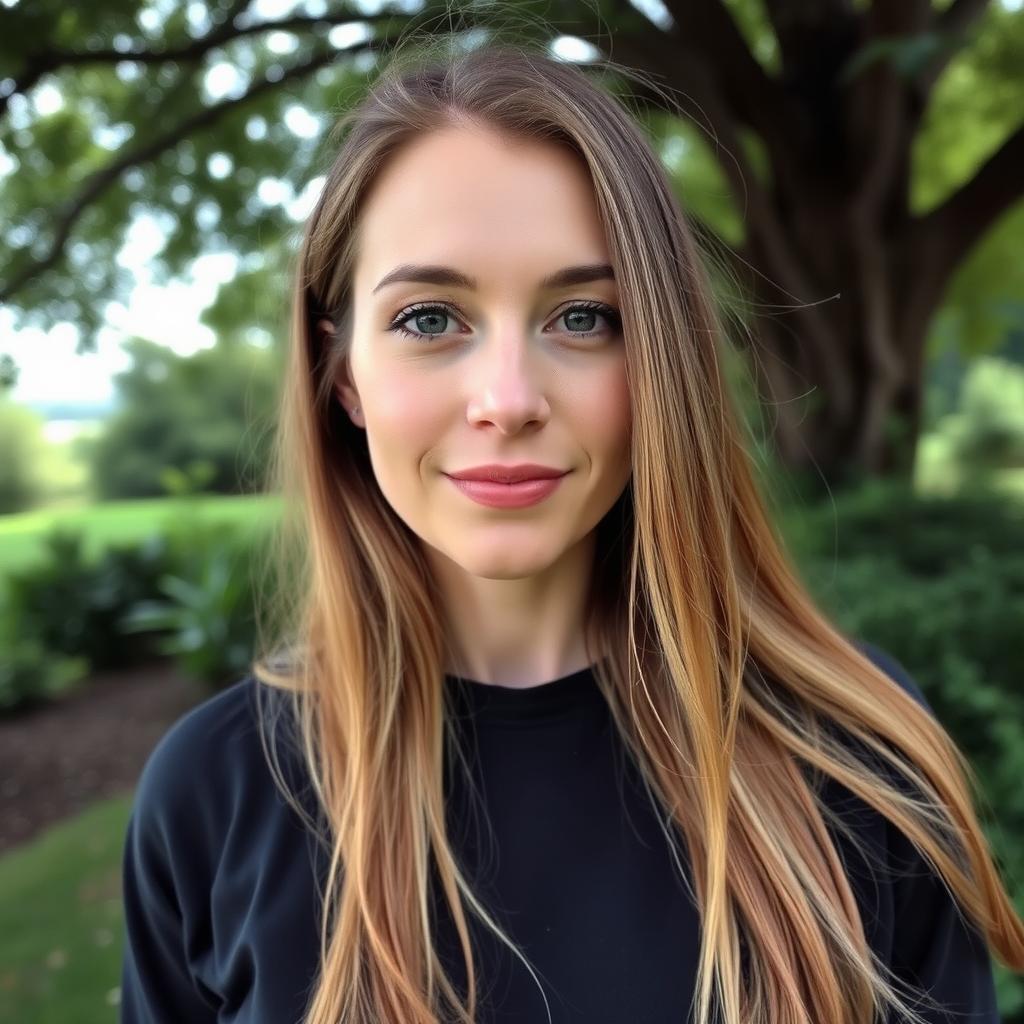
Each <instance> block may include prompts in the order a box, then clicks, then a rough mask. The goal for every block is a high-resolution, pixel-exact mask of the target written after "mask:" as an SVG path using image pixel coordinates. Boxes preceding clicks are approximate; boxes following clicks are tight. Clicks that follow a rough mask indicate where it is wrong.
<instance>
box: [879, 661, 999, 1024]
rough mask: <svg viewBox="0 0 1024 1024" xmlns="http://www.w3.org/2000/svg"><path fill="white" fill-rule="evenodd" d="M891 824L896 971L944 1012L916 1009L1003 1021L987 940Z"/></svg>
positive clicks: (908, 681) (946, 1017)
mask: <svg viewBox="0 0 1024 1024" xmlns="http://www.w3.org/2000/svg"><path fill="white" fill-rule="evenodd" d="M863 646H864V648H865V653H866V654H867V655H868V657H870V658H871V659H872V661H874V662H875V663H876V664H877V665H878V666H879V668H881V669H883V671H885V672H886V673H887V674H888V675H889V676H890V677H891V678H892V679H893V680H894V681H895V682H897V683H898V684H899V685H900V686H902V687H903V689H905V690H906V691H907V692H908V693H909V694H910V695H911V696H912V697H914V698H915V699H916V700H917V702H918V703H919V704H921V705H922V706H923V707H925V708H926V709H927V710H928V711H930V712H931V713H932V715H933V716H934V714H935V712H934V709H933V708H932V707H931V705H930V704H929V703H928V701H927V700H926V699H925V697H924V694H923V693H922V691H921V688H920V686H919V685H918V684H917V682H915V680H914V679H913V678H912V677H911V675H910V674H909V673H908V672H907V670H906V669H905V668H904V667H903V666H902V665H901V664H900V663H899V662H898V661H897V660H896V659H895V658H894V657H892V655H890V654H887V653H886V652H884V651H880V650H879V649H878V648H876V647H873V646H871V645H867V644H865V645H863ZM886 824H887V833H888V849H889V856H890V863H891V865H892V869H893V871H892V874H891V876H890V877H891V878H892V885H893V920H894V922H895V925H894V932H893V936H892V961H891V964H890V966H891V968H892V970H893V971H894V972H895V973H896V975H897V976H898V977H899V978H900V979H901V980H902V981H904V982H906V983H907V984H909V985H910V986H912V987H913V988H914V989H915V990H919V991H923V992H925V993H926V994H927V995H928V996H929V997H930V998H931V999H932V1000H934V1001H935V1003H936V1004H938V1007H941V1010H940V1009H938V1008H937V1007H935V1006H930V1005H929V1004H928V1003H922V1004H921V1005H920V1006H915V1009H916V1010H918V1012H920V1014H921V1016H922V1018H923V1019H924V1020H926V1021H928V1022H929V1024H954V1022H956V1024H1001V1018H1000V1016H999V1011H998V1006H997V1001H996V987H995V977H994V974H993V968H992V959H991V955H990V952H989V949H988V946H987V944H986V942H985V939H984V936H983V935H982V934H981V933H980V932H979V931H978V930H977V929H976V928H975V927H974V925H973V924H972V923H971V922H969V921H968V920H967V918H966V917H965V915H964V914H963V913H962V912H961V911H960V908H959V907H958V905H957V903H956V901H955V900H954V898H953V894H952V892H951V891H950V890H949V889H948V888H947V886H946V884H945V883H944V882H943V881H942V879H941V877H940V876H939V875H938V873H937V872H936V871H935V870H934V869H933V868H932V867H931V865H930V864H929V863H928V862H927V860H925V858H924V856H923V855H922V854H921V853H920V851H918V850H917V848H916V847H915V846H914V844H913V843H912V842H911V841H910V840H909V838H908V837H907V836H906V835H904V834H903V833H902V832H901V831H900V830H899V829H897V828H895V827H894V826H892V825H891V823H888V822H887V823H886ZM893 1024H896V1022H893Z"/></svg>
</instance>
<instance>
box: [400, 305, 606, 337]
mask: <svg viewBox="0 0 1024 1024" xmlns="http://www.w3.org/2000/svg"><path fill="white" fill-rule="evenodd" d="M579 310H594V311H595V312H597V313H600V314H601V315H602V316H603V317H604V318H605V319H606V320H607V321H608V323H609V325H610V327H611V331H612V333H618V331H619V330H621V328H622V320H621V319H620V317H619V314H618V312H617V311H616V310H615V309H613V308H612V307H611V306H608V305H606V304H605V303H603V302H594V301H590V300H588V301H585V302H577V303H574V304H573V305H571V306H569V307H568V308H567V309H564V310H562V312H561V313H559V314H558V318H559V319H561V318H562V317H563V316H567V315H568V314H569V313H575V312H578V311H579ZM425 312H438V313H445V314H448V315H449V316H457V315H458V310H457V309H456V308H455V307H454V306H450V305H448V304H447V303H441V302H418V303H415V304H414V305H412V306H406V308H405V309H403V310H402V311H401V312H400V313H398V314H397V315H396V316H395V318H394V319H393V320H392V321H391V323H389V324H388V330H389V331H397V332H399V333H400V334H404V335H405V336H406V337H408V338H416V339H417V340H420V341H422V340H424V339H428V340H429V339H434V338H443V337H444V335H443V334H420V333H419V332H417V331H410V330H409V329H408V328H406V327H403V326H402V324H403V323H404V322H405V321H406V320H409V319H411V318H412V317H413V315H414V314H416V313H425ZM603 333H604V332H603V331H569V332H568V334H569V335H570V336H571V337H573V338H596V337H598V336H599V335H601V334H603Z"/></svg>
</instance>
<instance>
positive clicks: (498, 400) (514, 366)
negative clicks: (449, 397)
mask: <svg viewBox="0 0 1024 1024" xmlns="http://www.w3.org/2000/svg"><path fill="white" fill-rule="evenodd" d="M539 373H540V371H539V370H538V369H537V367H536V365H535V360H534V359H533V358H532V356H531V352H530V342H529V340H528V339H524V337H523V332H522V331H521V330H516V329H513V330H511V331H509V332H506V333H505V335H504V336H502V337H499V338H496V339H495V340H494V342H493V343H492V344H489V345H488V344H484V345H483V346H481V349H480V352H479V353H478V362H477V364H476V365H475V366H474V370H473V385H472V387H471V390H470V400H469V404H468V408H467V411H466V415H467V418H468V419H469V422H470V423H472V424H473V425H481V424H487V423H491V424H493V425H494V426H495V427H497V428H498V429H499V430H500V431H501V432H502V433H505V434H514V433H516V432H517V431H519V430H522V428H523V427H524V426H525V425H526V424H528V423H531V422H537V423H543V422H546V421H547V418H548V416H549V415H550V411H551V410H550V407H549V405H548V402H547V398H546V397H545V394H544V387H543V386H542V383H543V382H542V381H541V380H540V379H539Z"/></svg>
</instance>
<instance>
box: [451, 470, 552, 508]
mask: <svg viewBox="0 0 1024 1024" xmlns="http://www.w3.org/2000/svg"><path fill="white" fill-rule="evenodd" d="M567 475H568V473H559V474H558V475H557V476H553V477H551V476H549V477H535V478H534V479H532V480H520V481H517V482H516V483H511V484H503V483H501V482H500V481H498V480H471V479H466V478H464V477H456V476H451V475H449V474H447V473H446V474H445V476H447V477H448V479H449V480H451V482H452V483H453V484H454V485H455V486H456V487H457V488H458V489H459V490H460V491H462V493H463V494H465V495H466V497H467V498H470V499H471V500H472V501H475V502H476V503H477V504H478V505H486V506H488V507H489V508H527V507H528V506H530V505H536V504H537V503H538V502H540V501H543V500H544V499H545V498H547V497H548V496H549V495H550V494H552V493H553V492H554V491H555V490H556V489H557V488H558V486H559V484H561V482H562V480H563V479H564V478H565V477H566V476H567Z"/></svg>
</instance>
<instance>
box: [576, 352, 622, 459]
mask: <svg viewBox="0 0 1024 1024" xmlns="http://www.w3.org/2000/svg"><path fill="white" fill-rule="evenodd" d="M585 408H586V410H587V435H588V436H589V437H590V438H591V440H592V444H593V449H594V451H593V455H594V457H595V458H603V459H604V460H606V461H615V460H621V459H623V458H626V457H628V452H629V440H630V433H631V430H632V419H633V417H632V407H631V405H630V396H629V385H628V382H627V380H626V370H625V366H624V365H617V366H615V367H613V368H610V369H609V370H608V371H607V372H606V373H603V374H601V375H600V376H599V377H597V378H595V380H594V381H593V387H592V390H591V391H590V393H589V394H588V396H587V401H586V405H585Z"/></svg>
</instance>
